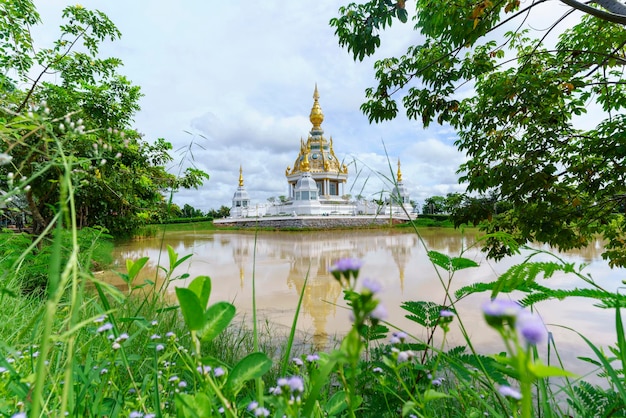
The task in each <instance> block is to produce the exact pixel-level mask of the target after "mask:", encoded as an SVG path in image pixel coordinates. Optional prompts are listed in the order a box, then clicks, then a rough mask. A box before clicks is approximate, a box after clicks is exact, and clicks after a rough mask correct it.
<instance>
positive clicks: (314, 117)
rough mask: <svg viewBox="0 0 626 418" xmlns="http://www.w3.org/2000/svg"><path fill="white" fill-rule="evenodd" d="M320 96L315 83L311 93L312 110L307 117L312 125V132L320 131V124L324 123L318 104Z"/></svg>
mask: <svg viewBox="0 0 626 418" xmlns="http://www.w3.org/2000/svg"><path fill="white" fill-rule="evenodd" d="M319 98H320V94H319V93H318V91H317V83H315V91H314V92H313V108H312V109H311V114H310V115H309V120H310V121H311V123H312V124H313V130H318V129H321V126H322V122H323V121H324V114H323V113H322V108H321V107H320V103H319V101H318V100H319Z"/></svg>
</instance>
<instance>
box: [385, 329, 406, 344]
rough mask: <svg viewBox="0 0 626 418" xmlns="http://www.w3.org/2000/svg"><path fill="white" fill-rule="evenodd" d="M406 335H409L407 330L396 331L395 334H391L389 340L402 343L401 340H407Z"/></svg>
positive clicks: (392, 342) (393, 342)
mask: <svg viewBox="0 0 626 418" xmlns="http://www.w3.org/2000/svg"><path fill="white" fill-rule="evenodd" d="M406 337H408V335H407V334H406V332H403V331H398V332H394V333H393V334H391V339H390V340H389V342H390V343H391V344H400V343H401V342H404V340H406Z"/></svg>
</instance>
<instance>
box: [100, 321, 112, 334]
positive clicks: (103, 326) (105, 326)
mask: <svg viewBox="0 0 626 418" xmlns="http://www.w3.org/2000/svg"><path fill="white" fill-rule="evenodd" d="M110 329H113V324H111V323H110V322H107V323H106V324H104V325H102V326H101V327H99V328H98V329H97V330H96V331H97V332H98V334H100V333H103V332H104V331H108V330H110Z"/></svg>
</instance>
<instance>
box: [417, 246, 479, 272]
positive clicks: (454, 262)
mask: <svg viewBox="0 0 626 418" xmlns="http://www.w3.org/2000/svg"><path fill="white" fill-rule="evenodd" d="M428 258H430V261H431V262H432V263H433V264H435V265H437V266H439V267H441V268H443V269H445V270H448V271H457V270H463V269H466V268H469V267H478V263H476V262H475V261H474V260H470V259H469V258H463V257H454V258H452V257H449V256H447V255H445V254H442V253H440V252H438V251H429V252H428Z"/></svg>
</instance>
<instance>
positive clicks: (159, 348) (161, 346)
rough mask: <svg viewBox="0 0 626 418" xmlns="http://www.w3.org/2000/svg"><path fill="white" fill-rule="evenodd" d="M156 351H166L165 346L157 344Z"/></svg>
mask: <svg viewBox="0 0 626 418" xmlns="http://www.w3.org/2000/svg"><path fill="white" fill-rule="evenodd" d="M155 349H156V351H162V350H164V349H165V346H164V345H163V344H157V345H156V347H155Z"/></svg>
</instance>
